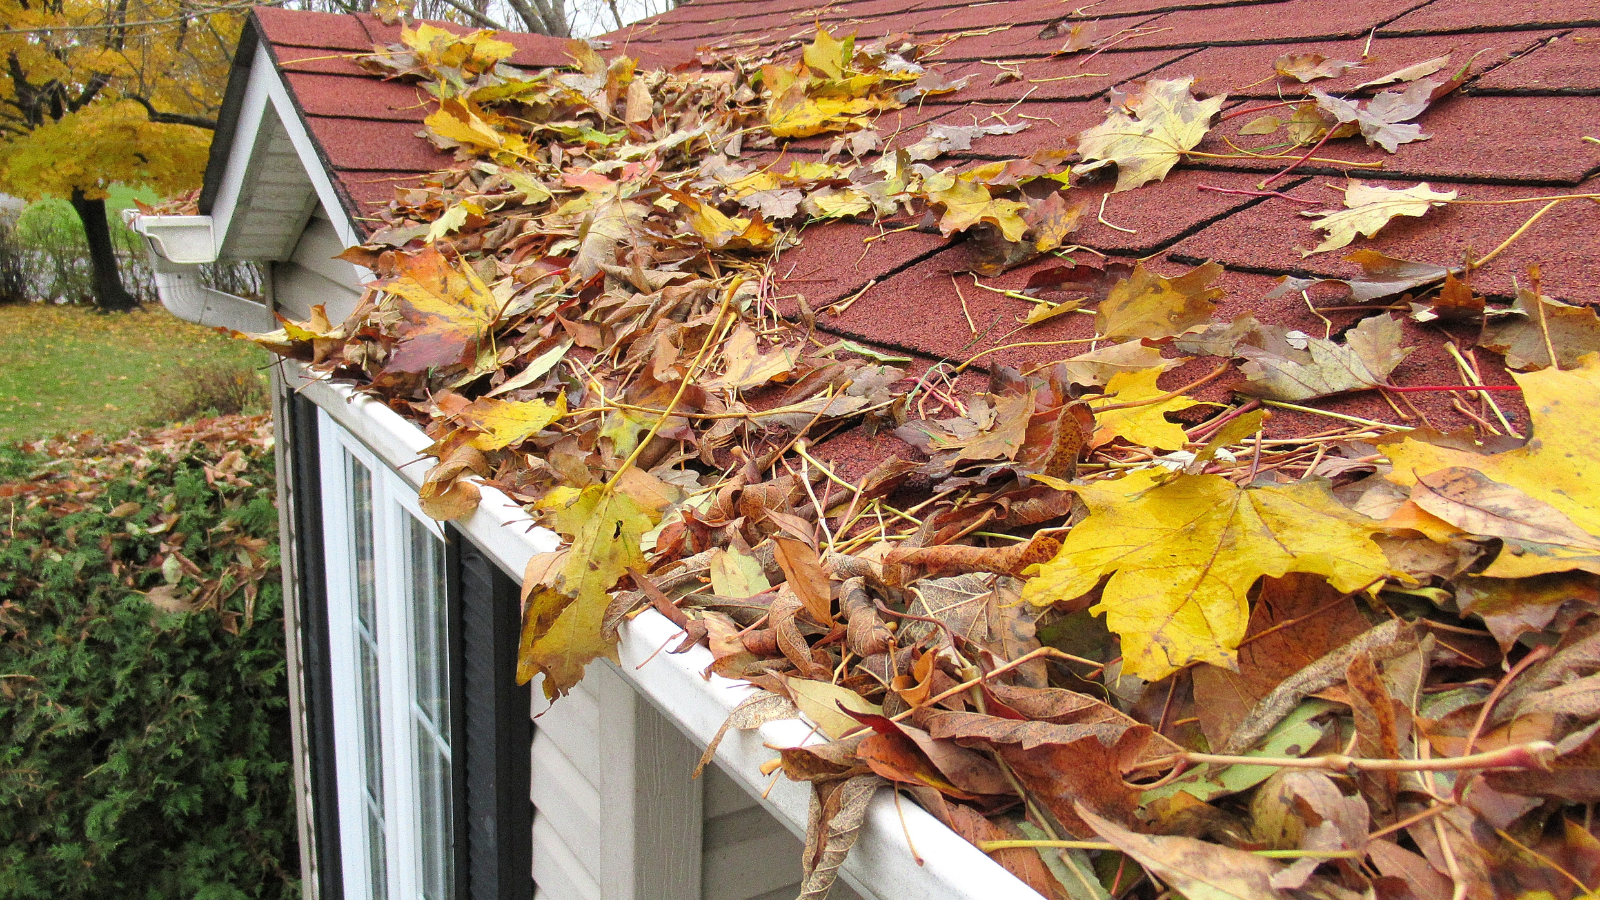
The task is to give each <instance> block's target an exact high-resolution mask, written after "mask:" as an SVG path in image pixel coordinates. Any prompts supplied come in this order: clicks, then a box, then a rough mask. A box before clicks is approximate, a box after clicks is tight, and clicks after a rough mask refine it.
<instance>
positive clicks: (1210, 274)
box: [1094, 263, 1222, 341]
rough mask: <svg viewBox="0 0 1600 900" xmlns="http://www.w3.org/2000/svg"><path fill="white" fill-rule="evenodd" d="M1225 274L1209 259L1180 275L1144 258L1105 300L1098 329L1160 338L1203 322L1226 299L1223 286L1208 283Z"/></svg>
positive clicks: (1116, 337)
mask: <svg viewBox="0 0 1600 900" xmlns="http://www.w3.org/2000/svg"><path fill="white" fill-rule="evenodd" d="M1221 274H1222V267H1221V266H1219V265H1217V264H1216V263H1206V264H1205V265H1203V266H1199V267H1197V268H1194V269H1191V270H1190V271H1188V272H1186V273H1184V274H1183V275H1180V276H1178V277H1177V278H1163V277H1161V276H1160V275H1157V274H1155V273H1153V272H1150V271H1149V270H1147V269H1146V268H1145V267H1144V263H1139V264H1137V265H1135V266H1134V267H1133V273H1132V274H1130V275H1129V276H1128V277H1127V278H1125V279H1123V280H1122V281H1119V282H1117V284H1116V285H1115V286H1114V287H1112V288H1111V291H1110V292H1109V293H1107V294H1106V299H1105V300H1103V301H1101V303H1100V309H1099V311H1098V312H1097V313H1096V314H1095V318H1094V327H1095V333H1096V334H1098V335H1099V336H1100V337H1102V338H1106V339H1107V340H1112V341H1126V340H1130V339H1132V338H1149V339H1151V340H1160V339H1162V338H1169V337H1173V336H1174V335H1179V334H1182V333H1184V332H1185V331H1188V330H1189V329H1190V328H1193V327H1195V326H1197V325H1204V324H1206V323H1207V322H1210V321H1211V313H1212V312H1213V311H1215V310H1216V308H1217V304H1216V301H1218V300H1220V299H1222V290H1221V289H1220V288H1209V287H1207V286H1206V285H1208V284H1210V283H1211V282H1212V281H1214V280H1216V278H1217V276H1218V275H1221Z"/></svg>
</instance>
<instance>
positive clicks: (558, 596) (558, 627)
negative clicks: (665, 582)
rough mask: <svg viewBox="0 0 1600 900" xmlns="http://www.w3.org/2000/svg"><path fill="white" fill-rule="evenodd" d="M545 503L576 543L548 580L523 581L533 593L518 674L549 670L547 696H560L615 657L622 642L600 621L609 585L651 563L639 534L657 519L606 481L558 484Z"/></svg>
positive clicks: (553, 521)
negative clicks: (602, 660)
mask: <svg viewBox="0 0 1600 900" xmlns="http://www.w3.org/2000/svg"><path fill="white" fill-rule="evenodd" d="M539 506H540V508H542V509H547V510H551V516H550V521H549V525H550V527H551V528H552V529H553V530H555V531H557V532H559V533H560V534H562V535H564V536H566V537H568V538H570V539H571V541H572V545H571V547H569V548H568V550H567V555H566V557H565V559H564V560H563V561H562V564H561V566H560V567H559V568H558V569H555V570H554V571H553V572H550V573H548V575H547V578H546V582H545V583H544V584H541V585H538V586H525V587H524V592H525V593H529V594H531V599H530V600H529V603H528V609H527V611H526V613H525V616H524V620H523V634H522V651H521V653H520V654H519V658H518V660H517V681H518V683H519V684H522V683H526V682H527V680H528V679H529V678H532V677H533V676H534V675H535V674H539V673H543V675H544V676H545V678H544V693H545V696H546V697H548V698H550V699H552V700H554V699H555V698H557V697H560V696H561V695H563V694H565V693H566V692H567V691H569V690H571V689H572V686H573V685H575V684H577V683H578V680H579V679H581V678H582V677H583V670H584V667H585V666H587V665H588V664H589V663H590V662H592V661H594V660H595V659H597V658H599V657H601V656H604V657H607V658H611V659H614V658H615V657H616V644H615V642H614V641H612V640H609V639H607V638H606V636H605V635H604V633H603V630H602V628H601V625H602V622H603V621H604V619H605V613H606V607H607V606H609V605H610V603H611V594H610V591H611V589H612V588H613V587H615V586H616V584H617V580H618V579H620V578H621V577H622V576H623V575H624V574H625V573H626V572H627V571H628V569H629V568H633V569H638V570H641V571H642V570H643V569H644V568H645V559H644V551H643V550H641V549H640V539H641V538H643V537H644V534H645V532H647V531H649V530H650V529H651V527H652V526H653V525H654V520H653V518H652V516H651V515H650V514H649V512H648V511H647V510H646V509H644V508H642V507H641V506H640V505H639V504H638V503H637V502H635V501H634V500H633V499H632V498H630V497H629V496H628V495H627V494H624V493H622V492H619V491H615V490H612V489H611V488H610V487H609V486H607V485H603V484H596V485H590V486H589V487H586V488H584V489H583V490H582V491H577V490H573V489H571V488H566V489H557V490H555V491H551V492H550V494H549V495H548V496H547V497H546V498H545V499H544V500H543V501H542V502H541V503H540V504H539ZM529 588H532V590H531V591H530V590H529Z"/></svg>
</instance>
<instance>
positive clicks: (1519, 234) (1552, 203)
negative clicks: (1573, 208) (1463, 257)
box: [1467, 195, 1577, 360]
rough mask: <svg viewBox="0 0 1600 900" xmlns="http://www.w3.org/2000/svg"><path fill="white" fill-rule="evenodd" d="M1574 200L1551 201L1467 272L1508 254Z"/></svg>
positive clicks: (1563, 198) (1564, 198) (1566, 198)
mask: <svg viewBox="0 0 1600 900" xmlns="http://www.w3.org/2000/svg"><path fill="white" fill-rule="evenodd" d="M1574 199H1577V195H1575V196H1573V197H1560V198H1557V199H1555V200H1551V201H1550V202H1549V203H1546V204H1545V205H1544V206H1543V207H1541V208H1540V209H1539V211H1538V212H1536V213H1534V214H1533V215H1531V216H1529V217H1528V221H1526V222H1523V223H1522V225H1521V227H1519V228H1518V229H1517V230H1516V231H1513V232H1511V236H1510V237H1508V238H1506V239H1505V240H1503V241H1501V242H1500V246H1498V247H1496V248H1494V249H1493V250H1490V251H1489V252H1488V253H1487V254H1485V255H1484V257H1483V258H1482V259H1479V260H1476V261H1474V262H1472V263H1471V264H1470V265H1468V266H1467V270H1468V271H1472V270H1474V269H1481V268H1483V267H1484V266H1487V265H1488V264H1489V263H1490V262H1493V261H1494V258H1495V257H1497V256H1499V255H1500V254H1502V253H1504V252H1506V248H1507V247H1509V246H1511V245H1512V243H1513V242H1515V241H1516V239H1517V238H1520V237H1522V236H1523V235H1524V234H1526V233H1527V231H1528V229H1529V228H1532V227H1533V223H1535V222H1537V221H1539V219H1540V218H1541V217H1542V216H1543V215H1544V214H1545V213H1547V212H1549V211H1550V210H1552V209H1555V208H1556V207H1557V206H1558V205H1560V204H1562V203H1565V202H1567V201H1568V200H1574ZM1551 359H1552V360H1554V357H1551Z"/></svg>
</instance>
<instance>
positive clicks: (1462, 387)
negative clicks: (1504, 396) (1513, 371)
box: [1382, 384, 1522, 394]
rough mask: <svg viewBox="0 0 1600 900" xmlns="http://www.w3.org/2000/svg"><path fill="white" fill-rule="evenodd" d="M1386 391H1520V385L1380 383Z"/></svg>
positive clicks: (1398, 392)
mask: <svg viewBox="0 0 1600 900" xmlns="http://www.w3.org/2000/svg"><path fill="white" fill-rule="evenodd" d="M1382 389H1383V390H1386V391H1394V392H1395V393H1397V394H1407V393H1416V394H1422V393H1427V392H1429V391H1520V390H1522V388H1521V386H1519V385H1515V384H1419V385H1407V386H1406V387H1395V386H1394V385H1392V384H1385V385H1382Z"/></svg>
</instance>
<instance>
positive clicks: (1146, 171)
mask: <svg viewBox="0 0 1600 900" xmlns="http://www.w3.org/2000/svg"><path fill="white" fill-rule="evenodd" d="M1192 84H1194V79H1193V78H1171V79H1162V78H1152V79H1150V80H1148V81H1146V82H1145V83H1144V87H1143V88H1142V89H1141V90H1140V91H1139V93H1137V94H1133V95H1131V96H1128V97H1127V98H1125V99H1124V100H1123V102H1122V103H1121V104H1118V105H1116V106H1113V107H1112V109H1111V112H1110V113H1109V114H1108V115H1107V116H1106V120H1105V121H1104V122H1102V123H1100V124H1099V125H1096V126H1094V127H1092V128H1089V129H1087V130H1085V131H1084V132H1082V133H1081V134H1079V135H1078V153H1079V154H1080V155H1082V157H1083V158H1084V159H1085V160H1089V161H1091V162H1101V163H1115V164H1116V166H1117V186H1116V188H1115V190H1118V191H1126V190H1132V189H1133V188H1136V187H1138V186H1140V185H1142V184H1145V183H1147V182H1151V181H1160V180H1161V179H1163V178H1165V177H1167V172H1169V171H1171V170H1172V167H1173V166H1175V165H1177V164H1178V161H1179V160H1181V159H1183V154H1184V152H1185V151H1187V150H1193V149H1194V147H1195V145H1196V144H1199V143H1200V140H1201V139H1202V138H1204V137H1205V136H1206V132H1207V131H1209V130H1210V129H1211V118H1212V117H1213V116H1215V115H1216V114H1217V112H1218V111H1219V110H1221V109H1222V104H1223V103H1224V102H1225V101H1226V100H1227V99H1228V98H1227V95H1226V94H1218V95H1217V96H1215V97H1209V98H1207V99H1205V100H1196V99H1195V98H1194V96H1193V95H1192V94H1190V93H1189V87H1190V85H1192Z"/></svg>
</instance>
